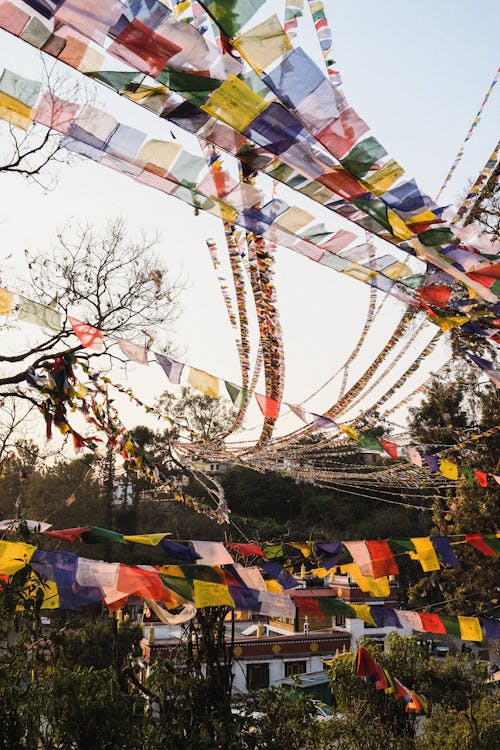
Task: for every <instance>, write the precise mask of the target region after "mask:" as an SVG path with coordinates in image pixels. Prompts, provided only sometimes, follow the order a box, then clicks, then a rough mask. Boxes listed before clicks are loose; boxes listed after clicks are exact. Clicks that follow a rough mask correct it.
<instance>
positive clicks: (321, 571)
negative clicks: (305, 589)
mask: <svg viewBox="0 0 500 750" xmlns="http://www.w3.org/2000/svg"><path fill="white" fill-rule="evenodd" d="M332 570H333V568H330V569H329V570H327V568H313V569H312V570H310V571H309V572H310V573H311V575H313V576H314V577H315V578H326V576H327V575H328V574H329V573H331V571H332Z"/></svg>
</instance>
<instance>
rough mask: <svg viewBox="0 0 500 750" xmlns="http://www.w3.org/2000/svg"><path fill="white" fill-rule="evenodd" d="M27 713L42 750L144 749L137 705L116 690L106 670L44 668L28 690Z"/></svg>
mask: <svg viewBox="0 0 500 750" xmlns="http://www.w3.org/2000/svg"><path fill="white" fill-rule="evenodd" d="M29 710H30V711H31V712H32V714H33V715H34V719H35V721H38V722H39V728H40V736H39V738H38V739H39V743H40V745H39V746H40V747H41V748H43V750H45V749H46V750H74V748H79V749H81V750H83V749H84V748H92V750H126V749H129V748H130V749H132V748H133V749H134V750H140V748H142V747H143V745H142V738H141V730H142V723H143V720H144V719H143V706H142V702H141V700H140V698H139V697H138V696H137V695H133V696H132V695H129V694H127V693H126V692H124V691H123V690H122V689H121V687H120V684H119V682H118V680H117V677H116V674H115V671H114V670H113V669H112V668H111V667H108V668H106V669H93V668H92V667H81V666H78V667H74V668H66V667H63V666H58V665H56V666H54V667H49V668H48V669H47V670H46V672H45V673H44V675H43V677H42V678H41V679H40V680H39V681H38V682H37V684H36V685H35V686H34V688H33V690H32V696H31V701H30V706H29Z"/></svg>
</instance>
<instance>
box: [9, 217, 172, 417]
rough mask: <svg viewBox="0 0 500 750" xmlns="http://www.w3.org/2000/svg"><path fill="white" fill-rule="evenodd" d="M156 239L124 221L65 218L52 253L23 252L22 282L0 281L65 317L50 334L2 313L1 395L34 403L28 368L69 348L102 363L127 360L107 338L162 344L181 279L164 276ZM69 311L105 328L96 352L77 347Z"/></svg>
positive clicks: (166, 340)
mask: <svg viewBox="0 0 500 750" xmlns="http://www.w3.org/2000/svg"><path fill="white" fill-rule="evenodd" d="M158 244H159V239H158V237H156V236H155V237H152V238H150V237H147V236H146V235H145V234H142V235H141V236H140V237H139V239H137V240H135V239H133V238H131V237H130V236H129V234H128V230H127V225H126V223H125V222H124V221H123V220H122V219H116V220H114V221H111V222H109V223H108V224H107V225H106V226H105V228H104V230H103V231H101V232H99V231H97V230H95V229H94V228H92V227H90V226H86V227H77V228H75V229H73V228H72V227H71V226H69V225H68V226H66V227H65V228H64V229H63V230H62V231H61V232H60V233H59V235H58V241H57V244H56V245H55V246H54V247H53V248H52V250H51V251H50V252H48V253H44V254H36V255H32V254H31V253H29V252H26V263H27V271H28V273H27V278H26V281H25V282H24V284H22V283H21V282H19V280H17V281H16V282H13V283H12V284H11V283H7V282H8V280H7V279H2V281H3V283H4V284H5V285H6V286H8V287H9V288H10V289H12V291H13V292H16V293H21V294H23V295H25V296H26V297H28V298H29V299H30V300H33V301H36V302H39V303H41V304H43V305H46V306H48V307H51V308H54V309H55V310H58V311H59V312H60V313H62V320H63V321H64V322H63V326H62V329H61V330H60V331H52V332H51V333H49V334H44V333H43V329H42V328H38V327H36V326H32V330H30V328H29V327H28V326H24V328H23V332H22V336H20V335H19V333H20V325H19V324H17V321H16V313H15V311H14V313H13V315H11V316H10V317H9V318H3V319H0V320H3V321H5V322H4V323H3V325H2V326H1V327H0V333H2V334H3V335H2V339H3V342H2V346H1V347H0V398H2V397H3V398H7V397H15V398H25V399H27V400H31V401H32V402H33V403H38V402H37V401H36V400H35V401H33V398H32V395H31V392H27V391H26V389H25V382H26V376H27V374H28V372H30V371H32V370H33V368H34V369H35V370H36V368H40V367H43V365H44V364H45V363H47V362H49V361H51V360H53V358H54V357H55V356H56V355H57V354H58V353H60V352H62V351H65V350H68V349H69V350H70V351H71V352H73V353H74V354H78V357H79V359H81V360H87V361H88V360H89V359H90V358H92V360H96V359H99V358H100V360H101V363H102V367H107V366H109V365H110V364H111V361H114V360H116V361H118V362H121V363H125V362H126V361H128V360H127V357H125V356H123V355H122V353H121V350H120V349H119V348H118V346H117V345H116V343H115V341H114V339H113V337H117V338H122V339H126V340H128V341H130V342H133V343H136V344H139V345H140V346H142V347H144V348H146V349H149V348H150V346H151V345H152V343H153V341H155V339H156V337H157V336H158V335H159V336H160V341H159V343H158V346H159V347H161V349H162V350H166V349H168V348H169V338H168V336H169V332H170V331H171V326H172V324H173V322H174V320H175V318H176V314H177V310H178V305H177V301H178V295H179V293H180V289H181V285H180V283H179V281H178V280H173V281H171V280H170V279H169V278H168V273H167V268H166V267H165V263H164V261H163V260H162V259H160V258H159V256H158V255H157V254H156V252H155V250H156V248H157V247H158ZM14 284H16V286H14ZM68 313H69V314H70V315H71V314H73V316H74V317H75V318H77V319H78V320H81V321H82V322H84V323H87V324H89V325H91V326H94V327H95V328H98V329H99V330H101V331H103V332H104V333H105V334H106V335H105V336H104V351H103V352H102V354H100V353H96V352H93V351H91V350H89V349H84V348H83V346H82V345H81V343H80V342H79V340H78V339H77V338H76V337H75V335H74V333H73V330H72V328H71V325H69V323H68V322H67V315H68ZM27 341H28V342H29V343H26V342H27ZM8 350H10V351H8ZM103 358H106V361H103Z"/></svg>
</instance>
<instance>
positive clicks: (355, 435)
mask: <svg viewBox="0 0 500 750" xmlns="http://www.w3.org/2000/svg"><path fill="white" fill-rule="evenodd" d="M339 429H340V430H342V432H345V434H346V435H349V437H350V438H352V440H356V441H357V440H358V433H357V432H356V430H355V429H353V428H352V427H349V425H347V424H339Z"/></svg>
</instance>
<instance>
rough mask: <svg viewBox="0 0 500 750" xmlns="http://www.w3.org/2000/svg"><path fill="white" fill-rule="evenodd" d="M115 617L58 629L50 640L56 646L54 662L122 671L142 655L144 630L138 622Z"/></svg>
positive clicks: (67, 665)
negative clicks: (141, 644)
mask: <svg viewBox="0 0 500 750" xmlns="http://www.w3.org/2000/svg"><path fill="white" fill-rule="evenodd" d="M116 625H117V623H116V621H115V620H112V621H111V620H107V621H104V622H95V623H89V624H88V625H85V627H82V628H79V629H78V630H76V631H73V630H71V629H64V630H63V631H58V632H54V633H52V634H51V636H50V639H51V642H52V644H53V647H54V661H55V662H56V663H57V664H59V665H61V666H64V667H67V668H68V669H71V668H72V667H76V666H79V667H88V668H94V669H108V668H109V667H111V666H114V667H115V670H117V671H118V672H121V671H122V670H123V668H124V667H125V665H126V664H127V663H128V661H129V659H130V658H136V657H138V656H140V653H141V649H140V645H139V644H140V641H141V638H142V630H141V628H140V626H139V625H138V624H136V623H132V624H130V623H127V622H123V623H121V624H120V626H119V627H118V628H117V627H116Z"/></svg>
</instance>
